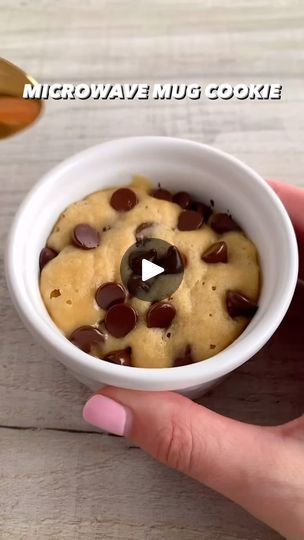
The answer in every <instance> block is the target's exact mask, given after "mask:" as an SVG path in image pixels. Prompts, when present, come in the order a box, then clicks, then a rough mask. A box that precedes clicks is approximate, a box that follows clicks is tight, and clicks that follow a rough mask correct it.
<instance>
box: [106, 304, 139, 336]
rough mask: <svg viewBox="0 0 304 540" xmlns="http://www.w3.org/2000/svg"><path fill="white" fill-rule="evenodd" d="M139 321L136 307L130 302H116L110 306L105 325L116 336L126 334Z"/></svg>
mask: <svg viewBox="0 0 304 540" xmlns="http://www.w3.org/2000/svg"><path fill="white" fill-rule="evenodd" d="M136 322H137V313H136V311H135V309H134V308H133V307H132V306H130V305H128V304H116V305H114V306H112V307H110V309H109V311H108V312H107V314H106V318H105V327H106V329H107V330H108V332H110V334H111V335H112V336H114V337H116V338H121V337H124V336H126V335H127V334H128V333H129V332H131V330H133V328H135V325H136Z"/></svg>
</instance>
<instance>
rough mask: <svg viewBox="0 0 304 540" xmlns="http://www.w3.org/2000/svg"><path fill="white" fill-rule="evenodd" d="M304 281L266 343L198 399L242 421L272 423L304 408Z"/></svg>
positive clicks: (293, 416)
mask: <svg viewBox="0 0 304 540" xmlns="http://www.w3.org/2000/svg"><path fill="white" fill-rule="evenodd" d="M303 331H304V283H303V282H302V283H301V282H298V286H297V288H296V292H295V295H294V298H293V301H292V303H291V306H290V308H289V311H288V313H287V315H286V317H285V319H284V321H283V322H282V324H281V325H280V327H279V329H278V330H277V331H276V333H275V334H274V335H273V337H272V338H271V340H270V341H269V342H268V343H267V344H266V345H265V347H264V348H263V349H262V350H261V351H260V352H259V353H258V354H256V355H255V356H254V357H253V358H252V359H251V360H250V361H249V362H247V363H246V364H244V365H243V366H242V367H241V368H239V369H238V370H237V371H235V372H234V373H232V374H231V375H230V376H229V377H228V378H227V379H226V380H225V381H224V382H223V383H222V384H220V385H219V386H217V387H216V388H214V389H212V390H211V391H210V392H208V393H207V394H206V395H205V396H203V397H202V398H200V399H199V403H201V404H202V405H205V406H207V407H209V408H211V409H213V410H215V411H217V412H219V413H221V414H224V415H226V416H231V417H233V418H237V419H239V420H242V421H246V422H250V423H257V424H268V425H275V424H281V423H283V422H287V421H288V420H291V419H292V418H295V417H297V416H299V415H301V414H303V412H304V339H303V334H302V332H303Z"/></svg>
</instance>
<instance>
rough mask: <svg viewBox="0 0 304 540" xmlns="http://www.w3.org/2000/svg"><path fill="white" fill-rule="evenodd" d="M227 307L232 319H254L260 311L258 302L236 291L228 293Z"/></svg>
mask: <svg viewBox="0 0 304 540" xmlns="http://www.w3.org/2000/svg"><path fill="white" fill-rule="evenodd" d="M226 306H227V311H228V313H229V315H230V317H232V318H234V317H253V315H254V314H255V313H256V311H257V309H258V305H257V304H256V302H253V301H252V300H250V298H248V297H247V296H245V295H244V294H240V293H238V292H235V291H228V292H227V296H226Z"/></svg>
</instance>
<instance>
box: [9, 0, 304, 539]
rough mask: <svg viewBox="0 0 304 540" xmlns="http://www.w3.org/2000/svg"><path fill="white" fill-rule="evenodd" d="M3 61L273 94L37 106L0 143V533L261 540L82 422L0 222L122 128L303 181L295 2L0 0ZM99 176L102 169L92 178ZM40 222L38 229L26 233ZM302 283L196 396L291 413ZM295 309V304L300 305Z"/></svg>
mask: <svg viewBox="0 0 304 540" xmlns="http://www.w3.org/2000/svg"><path fill="white" fill-rule="evenodd" d="M0 14H1V15H0V31H1V54H2V55H3V56H4V57H6V58H7V59H9V60H11V61H13V62H15V63H17V64H19V65H20V66H23V68H24V69H25V70H27V71H28V72H29V73H31V74H32V75H33V76H34V77H36V78H37V79H38V80H39V81H41V82H56V81H59V82H75V83H76V82H88V83H90V82H150V83H153V82H198V83H201V84H203V85H205V84H207V83H209V82H219V83H220V82H229V83H232V84H233V83H237V82H245V83H251V82H276V83H281V84H282V85H283V99H282V100H281V101H271V102H270V101H269V102H266V101H265V102H263V101H249V100H248V101H237V100H233V101H229V102H227V101H226V102H225V101H209V100H207V99H202V100H200V101H191V100H185V101H133V102H132V101H104V102H98V101H92V100H88V101H49V102H47V104H46V109H45V114H44V116H43V118H42V119H41V120H40V122H39V123H38V124H37V125H36V126H35V127H33V128H32V129H31V130H29V131H28V132H26V133H24V134H20V135H18V136H16V137H14V138H12V139H10V140H7V141H2V142H1V144H0V156H1V157H0V178H1V187H0V190H1V213H0V234H1V270H2V271H1V282H0V287H1V288H0V293H1V312H0V331H1V343H0V350H1V356H0V372H1V379H0V381H1V382H0V385H1V393H0V417H1V418H0V424H1V429H0V538H1V540H23V539H29V540H44V539H52V540H61V539H64V540H72V539H73V540H74V539H76V540H78V539H79V540H80V539H83V538H85V539H86V540H93V539H102V540H107V539H114V540H117V539H130V540H138V539H140V540H142V539H147V540H159V539H165V540H171V539H172V540H173V539H174V540H175V539H176V538H178V539H181V540H201V539H204V540H216V539H227V540H232V539H240V540H253V539H255V540H256V539H261V540H265V539H267V540H270V539H275V538H278V535H277V534H275V533H274V532H272V531H270V529H268V528H267V527H265V526H264V525H262V524H260V523H258V522H257V521H255V520H254V519H253V518H251V517H250V516H249V515H247V514H246V513H245V512H244V511H243V510H241V509H240V508H238V507H237V506H236V505H234V504H233V503H231V502H229V501H227V500H225V499H224V498H223V497H221V496H219V495H217V494H216V493H213V492H211V491H210V490H208V489H206V488H205V487H203V486H201V485H199V484H198V483H196V482H194V481H193V480H189V479H188V478H186V477H183V476H182V475H180V474H178V473H176V472H174V471H172V470H167V469H166V468H165V467H163V466H161V465H159V464H158V463H156V462H154V461H153V460H152V459H150V458H149V457H147V456H146V455H145V454H144V453H143V452H142V451H141V450H139V449H136V448H134V447H133V446H132V445H130V444H129V443H128V442H127V441H124V440H121V439H118V438H115V437H111V436H109V435H106V434H103V435H101V434H99V433H95V432H94V431H93V430H92V429H91V428H90V427H89V426H88V425H86V424H85V423H84V422H83V421H82V419H81V409H82V405H83V403H84V401H85V399H86V398H87V397H88V395H89V392H88V391H87V389H86V388H84V387H83V386H81V385H80V384H79V383H78V382H76V381H75V380H74V379H73V378H72V377H71V375H70V374H69V373H68V372H67V371H66V370H65V369H64V368H63V367H62V366H61V365H60V364H59V363H58V362H56V360H54V359H51V358H50V357H49V356H48V355H47V354H46V353H45V352H44V351H43V350H42V349H40V347H39V346H38V345H37V344H36V343H35V342H34V341H33V340H32V338H31V336H30V335H29V334H28V333H27V331H26V330H25V329H24V328H23V325H22V324H21V322H20V320H19V318H18V316H17V315H16V312H15V310H14V308H13V307H12V305H11V302H10V299H9V297H8V293H7V290H6V285H5V281H4V276H3V250H4V242H5V237H6V234H7V230H8V227H9V224H10V223H11V221H12V218H13V216H14V214H15V211H16V208H17V206H18V205H19V203H20V202H21V200H22V199H23V197H24V195H25V193H26V192H27V191H28V189H29V188H30V187H32V185H33V184H34V183H35V182H36V181H37V180H38V179H39V177H40V176H41V175H42V174H43V173H44V172H46V171H47V170H48V169H50V168H51V167H53V166H54V165H56V164H57V163H58V162H59V161H60V160H62V159H63V158H65V157H67V156H69V155H71V154H73V153H74V152H77V151H79V150H81V149H83V148H86V147H88V146H90V145H93V144H96V143H98V142H101V141H103V140H107V139H110V138H114V137H121V136H126V135H143V134H157V135H172V136H178V137H187V138H190V139H193V140H197V141H202V142H205V143H209V144H212V145H214V146H217V147H218V148H221V149H223V150H226V151H228V152H231V153H232V154H234V155H236V156H238V157H239V158H241V159H243V160H244V161H246V162H247V163H248V164H249V165H251V166H253V167H254V168H256V169H257V170H258V171H259V172H260V173H261V174H262V175H264V176H265V177H267V178H281V179H283V180H285V181H286V182H291V183H295V184H301V183H303V179H304V176H303V171H304V153H303V140H304V121H303V120H304V119H303V98H304V96H303V84H302V76H303V67H304V66H303V59H304V54H303V38H304V35H303V18H304V17H303V16H304V5H303V3H302V2H300V1H296V0H294V1H293V0H290V1H288V0H281V1H280V2H273V1H270V0H259V1H258V2H254V3H253V2H251V1H249V0H248V1H246V0H238V1H237V2H230V1H228V0H215V1H213V2H211V1H208V2H201V1H199V0H188V1H178V0H154V1H153V2H149V1H144V0H142V1H141V2H139V1H137V2H136V1H135V0H125V1H123V0H115V1H112V2H110V1H109V0H108V1H107V0H101V1H100V0H87V1H86V2H81V1H80V0H75V1H74V2H69V1H68V0H64V1H61V2H59V1H56V0H54V1H53V2H48V1H47V0H40V1H36V2H30V1H28V0H14V1H10V2H9V1H8V0H0ZM101 173H102V172H101ZM37 226H39V224H37ZM303 300H304V293H303V289H299V290H298V293H297V298H296V300H295V303H294V305H293V308H292V310H290V312H289V314H288V318H289V321H290V322H291V323H292V326H288V327H287V323H286V321H285V323H284V324H283V325H282V327H281V330H280V332H279V333H277V334H276V335H275V337H274V338H273V340H272V342H271V343H270V344H268V345H267V347H266V348H265V349H264V351H263V353H260V354H259V355H258V356H257V357H256V358H255V359H253V360H251V361H250V362H248V363H247V364H246V365H244V366H243V367H242V368H241V369H239V370H237V371H236V372H235V373H233V374H232V375H231V376H230V377H229V378H228V379H226V381H225V382H224V383H223V384H222V385H221V386H219V387H217V388H216V389H215V390H213V391H212V392H211V393H210V394H209V395H207V396H205V397H204V398H203V399H202V403H204V404H205V405H207V406H208V407H211V408H212V409H215V410H217V411H220V412H222V413H224V414H226V415H229V416H232V417H234V418H239V419H242V420H245V421H248V422H256V423H262V424H276V423H280V422H283V421H285V420H288V419H290V418H293V417H295V416H296V415H298V414H300V413H301V412H303V379H304V374H303V365H301V361H300V360H301V336H300V323H301V320H300V317H302V320H303V308H302V306H303ZM301 310H302V311H301Z"/></svg>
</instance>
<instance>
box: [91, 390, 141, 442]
mask: <svg viewBox="0 0 304 540" xmlns="http://www.w3.org/2000/svg"><path fill="white" fill-rule="evenodd" d="M83 418H84V420H85V421H86V422H88V423H89V424H92V426H95V427H98V428H99V429H102V430H103V431H108V432H109V433H114V434H115V435H123V436H127V435H128V434H129V433H130V429H131V424H132V412H131V410H130V409H129V408H128V407H125V406H124V405H121V403H118V402H117V401H114V400H113V399H111V398H109V397H106V396H102V395H101V394H95V396H93V397H91V398H90V399H89V401H87V402H86V404H85V406H84V408H83Z"/></svg>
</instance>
